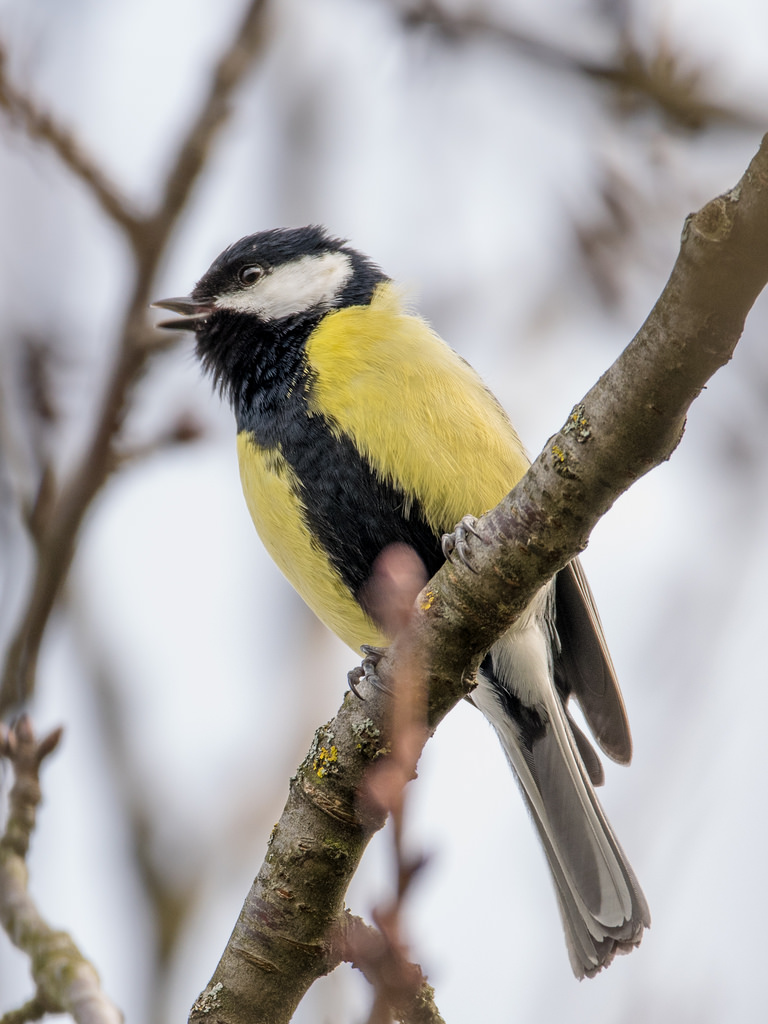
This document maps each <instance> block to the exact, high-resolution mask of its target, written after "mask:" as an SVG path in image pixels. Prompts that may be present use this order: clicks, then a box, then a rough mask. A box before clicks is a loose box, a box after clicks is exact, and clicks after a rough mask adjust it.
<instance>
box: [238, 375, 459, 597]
mask: <svg viewBox="0 0 768 1024" xmlns="http://www.w3.org/2000/svg"><path fill="white" fill-rule="evenodd" d="M305 395H306V391H305V389H304V388H301V387H294V388H291V389H290V390H286V391H284V392H283V395H282V400H281V401H279V402H277V403H275V402H270V408H269V410H267V409H266V408H265V407H264V406H262V408H261V410H259V411H258V412H257V411H256V410H254V409H253V408H251V409H250V410H249V411H248V413H246V414H244V415H241V417H240V418H239V425H240V428H241V429H244V430H246V431H248V433H250V434H251V435H252V436H253V438H254V441H255V442H256V444H257V445H259V446H260V447H261V448H263V449H267V450H269V449H273V450H274V449H277V450H279V451H280V453H281V454H282V456H283V458H284V459H285V460H286V462H287V463H288V465H289V466H290V467H291V469H292V470H293V472H294V473H295V475H296V477H297V479H298V481H299V493H298V494H297V497H298V498H299V500H300V502H301V504H302V507H303V514H304V519H305V522H306V524H307V527H308V529H309V531H310V533H311V534H312V537H313V538H315V541H316V542H317V544H319V545H320V546H321V547H322V548H323V550H324V551H325V553H326V555H327V557H328V559H329V560H330V562H331V564H332V565H333V567H334V568H335V569H336V571H337V572H338V573H339V575H340V576H341V578H342V580H343V581H344V583H345V585H346V586H347V587H348V588H349V589H350V591H351V592H352V594H353V595H354V596H355V598H356V599H358V600H359V599H360V596H361V591H362V588H363V587H364V585H365V583H366V581H367V580H368V579H369V577H370V575H371V569H372V566H373V563H374V561H375V559H376V557H377V556H378V555H379V554H380V553H381V552H382V550H383V549H384V548H385V547H387V546H388V545H389V544H393V543H396V542H401V543H405V544H408V545H410V546H411V547H412V548H413V549H414V550H415V551H416V553H417V554H418V555H419V557H420V558H421V560H422V561H423V562H424V565H425V568H426V571H427V574H428V576H430V577H431V576H433V575H434V574H435V572H437V570H438V569H439V568H440V566H441V565H442V564H443V561H444V558H443V553H442V550H441V546H440V538H439V537H438V536H437V535H436V534H435V533H434V532H433V530H432V528H431V527H430V526H429V525H428V523H427V521H426V518H425V516H424V514H423V512H422V510H421V505H420V502H419V501H418V499H417V498H415V497H413V496H410V495H406V494H405V492H404V491H402V490H400V489H398V488H397V487H396V486H395V485H394V484H393V483H391V482H388V481H385V480H382V479H381V478H380V477H379V476H378V475H377V473H376V472H375V470H374V469H373V467H372V466H371V465H370V463H369V462H368V460H367V459H366V458H365V457H364V456H363V455H362V454H361V453H360V452H359V451H358V449H357V447H356V446H355V444H354V441H353V440H352V439H351V438H350V437H348V436H346V435H343V434H340V433H339V432H338V431H335V430H333V429H332V427H331V425H330V424H329V422H328V421H327V420H326V419H325V417H323V416H320V415H310V414H309V412H308V410H307V404H306V397H305Z"/></svg>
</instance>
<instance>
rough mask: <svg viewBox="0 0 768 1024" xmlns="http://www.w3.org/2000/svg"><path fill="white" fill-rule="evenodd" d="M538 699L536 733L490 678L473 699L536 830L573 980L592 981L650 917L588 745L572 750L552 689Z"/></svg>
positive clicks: (631, 943) (635, 937)
mask: <svg viewBox="0 0 768 1024" xmlns="http://www.w3.org/2000/svg"><path fill="white" fill-rule="evenodd" d="M502 689H504V692H503V693H502V692H501V691H502ZM541 696H542V697H543V707H542V706H541V705H540V708H541V712H542V713H541V715H540V718H539V723H540V724H539V727H538V728H535V729H532V728H531V717H530V709H526V717H525V720H524V721H523V720H520V721H516V720H515V714H514V701H512V702H511V701H510V699H509V693H508V691H506V688H503V687H502V685H501V684H500V683H499V682H497V681H496V680H495V679H493V678H483V677H481V682H480V685H479V686H478V689H477V690H476V691H475V693H474V694H473V699H474V702H475V703H476V704H478V706H479V707H480V709H481V710H482V711H483V712H484V714H485V715H486V717H487V718H488V719H489V720H490V721H491V723H492V725H493V726H494V728H495V729H496V732H497V733H498V735H499V738H500V740H501V743H502V746H503V748H504V751H505V753H506V755H507V758H508V760H509V762H510V764H511V765H512V767H513V768H514V770H515V773H516V775H517V777H518V779H519V781H520V784H521V786H522V789H523V793H524V795H525V798H526V802H527V804H528V806H529V808H530V811H531V815H532V817H533V820H534V822H535V823H536V827H537V829H538V832H539V836H540V838H541V842H542V844H543V846H544V850H545V852H546V855H547V860H548V861H549V866H550V869H551V871H552V875H553V878H554V882H555V888H556V891H557V896H558V903H559V905H560V913H561V916H562V920H563V926H564V929H565V935H566V941H567V945H568V952H569V956H570V961H571V966H572V967H573V972H574V974H575V975H576V976H577V977H578V978H583V977H585V976H586V977H592V976H593V975H595V974H597V973H598V971H600V970H601V969H602V968H603V967H606V966H607V965H608V964H609V963H610V962H611V961H612V960H613V958H614V956H616V955H617V954H620V953H627V952H629V951H630V950H631V949H633V948H634V947H635V946H637V945H638V944H639V943H640V940H641V938H642V934H643V930H644V928H647V927H648V926H649V925H650V913H649V911H648V904H647V903H646V900H645V897H644V895H643V893H642V890H641V889H640V886H639V885H638V882H637V879H636V878H635V875H634V872H633V871H632V868H631V867H630V865H629V863H628V862H627V859H626V857H625V856H624V853H623V851H622V849H621V847H620V845H619V843H618V841H617V840H616V837H615V836H614V834H613V831H612V829H611V827H610V825H609V824H608V821H607V819H606V817H605V814H604V812H603V809H602V807H601V806H600V803H599V801H598V799H597V796H596V795H595V792H594V789H593V788H592V783H591V781H590V776H592V779H593V780H594V781H595V782H597V781H598V780H597V778H595V776H596V774H597V772H596V770H595V768H594V765H593V764H592V763H590V766H589V769H588V768H587V767H585V764H584V761H583V759H582V756H581V755H580V748H581V746H582V745H585V744H586V743H587V741H586V737H584V736H581V737H580V738H581V740H582V741H583V742H582V743H577V740H576V738H575V736H574V734H573V733H572V732H571V728H570V725H569V722H568V719H567V718H566V712H565V709H564V708H563V706H562V705H561V703H560V701H559V700H558V698H557V696H556V694H555V692H554V689H553V688H550V690H549V693H548V694H542V695H541ZM592 756H593V759H595V760H596V756H595V755H594V753H593V755H592Z"/></svg>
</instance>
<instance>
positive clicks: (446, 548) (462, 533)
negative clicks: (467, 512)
mask: <svg viewBox="0 0 768 1024" xmlns="http://www.w3.org/2000/svg"><path fill="white" fill-rule="evenodd" d="M476 524H477V519H476V518H475V517H474V516H464V517H463V518H462V520H461V522H460V523H457V525H456V529H455V530H454V531H453V533H444V534H443V538H442V540H441V542H440V545H441V547H442V549H443V555H444V556H445V558H446V559H447V560H448V561H449V562H454V563H455V560H456V558H458V559H459V561H460V562H462V563H463V564H464V565H465V566H466V567H467V569H469V571H470V572H477V569H476V568H475V567H474V565H472V562H471V561H470V558H469V549H468V547H467V537H468V535H469V534H470V533H471V534H472V535H473V537H480V540H482V539H483V538H482V536H481V534H479V533H478V531H477V530H476V529H475V526H476Z"/></svg>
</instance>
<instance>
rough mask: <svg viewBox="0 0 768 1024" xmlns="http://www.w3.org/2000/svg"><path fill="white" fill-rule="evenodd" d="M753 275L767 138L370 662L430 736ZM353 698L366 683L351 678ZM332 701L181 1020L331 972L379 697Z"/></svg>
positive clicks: (585, 521) (646, 441) (752, 284)
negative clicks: (650, 301)
mask: <svg viewBox="0 0 768 1024" xmlns="http://www.w3.org/2000/svg"><path fill="white" fill-rule="evenodd" d="M767 280H768V136H766V138H765V139H764V140H763V143H762V145H761V147H760V150H759V152H758V154H757V155H756V156H755V158H754V160H753V161H752V163H751V164H750V166H749V169H748V170H747V172H746V174H745V175H744V177H743V178H742V180H741V182H739V184H738V185H737V186H736V188H734V189H732V190H731V191H730V192H729V193H727V194H726V195H724V196H720V197H718V198H717V199H714V200H713V201H712V202H710V203H708V204H707V205H706V206H705V207H704V208H703V209H702V210H700V211H699V212H698V213H697V214H695V215H694V216H692V217H690V218H689V219H688V221H687V222H686V225H685V229H684V231H683V237H682V245H681V250H680V255H679V257H678V260H677V262H676V264H675V267H674V269H673V271H672V275H671V277H670V279H669V281H668V283H667V285H666V287H665V289H664V291H663V293H662V295H661V297H660V298H659V301H658V302H657V303H656V306H655V307H654V309H653V311H652V312H651V314H650V316H649V317H648V319H647V320H646V322H645V324H644V325H643V326H642V328H641V329H640V331H639V332H638V334H637V336H636V337H635V339H634V340H633V341H632V342H631V344H630V345H629V346H628V347H627V349H626V350H625V351H624V352H623V353H622V355H621V356H620V357H619V359H617V361H616V362H615V363H614V365H613V366H612V367H611V368H610V369H609V370H608V371H607V373H605V374H604V375H603V377H602V378H601V379H600V381H599V382H598V383H597V384H596V385H595V387H594V388H593V389H592V390H591V391H590V392H589V393H588V394H587V395H586V396H585V397H584V398H583V399H582V401H581V402H580V403H579V404H578V405H577V406H575V408H574V410H573V412H572V413H571V415H570V416H569V418H568V420H567V422H566V424H565V425H564V427H563V428H562V430H560V431H559V432H558V434H556V435H555V436H554V437H553V438H551V439H550V440H549V441H548V442H547V444H546V446H545V448H544V450H543V451H542V453H541V454H540V455H539V457H538V458H537V459H536V462H535V463H534V465H533V466H532V467H531V470H530V471H529V472H528V474H527V475H526V476H525V478H524V479H523V480H522V481H521V482H520V483H519V484H518V486H517V487H516V488H515V489H514V490H513V491H512V492H511V494H510V495H508V496H507V498H506V499H505V500H504V501H503V502H502V503H501V505H499V506H498V508H496V509H494V510H493V511H492V512H490V513H489V514H488V515H487V516H484V517H483V519H482V520H480V530H481V532H482V535H483V541H482V542H480V541H477V540H475V542H474V544H473V545H472V551H471V558H472V560H473V563H474V565H475V566H476V567H477V569H478V570H479V571H478V573H476V574H475V573H472V572H469V571H468V570H467V569H466V568H464V567H458V568H457V567H454V566H453V565H452V564H450V563H449V564H446V565H445V566H444V567H443V568H442V569H441V570H440V572H439V573H438V574H437V576H435V578H434V579H433V580H432V581H431V582H430V583H429V584H428V586H427V587H426V588H425V589H424V590H423V591H422V593H421V595H420V596H419V599H418V600H417V603H416V608H415V612H414V616H413V619H412V622H411V625H410V626H409V628H408V629H406V630H405V631H404V632H403V633H402V634H401V635H400V636H399V637H398V640H397V642H396V643H395V644H394V645H393V647H392V648H391V649H390V652H389V654H388V656H387V658H385V659H384V661H382V662H380V664H379V671H380V673H381V674H382V675H383V676H384V677H385V679H389V680H390V682H391V683H393V684H394V682H395V681H396V680H397V678H398V666H403V665H412V664H413V663H414V659H420V663H421V664H422V665H423V666H425V667H426V669H427V678H428V680H429V715H428V718H429V726H430V728H431V729H434V728H435V727H436V725H437V724H438V722H439V721H440V720H441V719H442V718H443V717H444V715H445V714H446V713H447V712H448V711H449V710H450V709H451V708H452V707H453V706H454V705H455V704H456V703H457V702H458V701H459V699H460V698H461V697H462V696H463V695H464V694H466V693H467V692H468V690H469V689H471V685H472V682H471V680H472V677H473V672H474V669H475V668H476V666H477V665H478V664H479V661H480V659H481V658H482V656H483V654H484V652H485V651H487V649H488V648H489V647H490V646H491V645H492V643H493V642H494V641H495V640H496V639H497V638H498V637H499V636H500V635H502V633H503V632H504V631H505V630H506V629H507V628H508V627H509V626H510V625H511V623H512V622H513V621H514V619H515V618H516V616H517V615H518V614H519V613H520V612H521V611H522V609H523V608H524V607H525V606H526V604H527V603H528V601H529V600H530V599H531V597H532V596H533V594H534V593H535V592H536V590H537V589H538V588H539V587H541V586H542V585H543V584H544V583H545V582H546V581H547V580H548V579H550V578H551V577H552V575H553V574H554V573H555V572H556V571H557V570H558V569H560V568H561V567H562V566H563V565H565V564H566V563H567V562H568V561H569V560H570V559H571V558H572V557H573V556H574V555H576V554H578V552H579V551H581V550H582V549H583V548H584V547H585V546H586V543H587V540H588V538H589V535H590V532H591V530H592V529H593V527H594V526H595V524H596V523H597V522H598V520H599V519H600V517H601V516H602V515H603V513H604V512H605V511H606V510H607V509H608V508H610V506H611V505H612V504H613V502H614V501H615V500H616V498H617V497H618V496H619V495H620V494H621V493H622V492H623V491H625V490H626V489H627V488H628V487H629V486H630V484H631V483H632V482H633V481H634V480H636V479H638V477H640V476H642V475H643V474H644V473H646V472H648V470H649V469H651V468H653V467H654V466H656V465H658V464H659V463H660V462H662V461H663V460H665V459H667V458H669V456H670V454H671V453H672V451H673V450H674V448H675V446H676V445H677V443H678V441H679V440H680V436H681V434H682V430H683V425H684V422H685V416H686V413H687V410H688V408H689V406H690V404H691V402H692V401H693V399H694V398H695V397H696V395H697V394H698V393H699V392H700V390H701V389H702V388H703V386H704V384H705V383H706V381H707V380H708V379H709V377H710V376H711V375H712V374H713V373H714V372H715V370H716V369H717V368H718V367H720V366H722V365H723V364H724V363H725V362H727V361H728V359H730V357H731V354H732V352H733V349H734V347H735V345H736V343H737V341H738V339H739V337H740V335H741V331H742V328H743V324H744V320H745V318H746V315H747V313H748V312H749V310H750V308H751V306H752V304H753V303H754V301H755V298H756V297H757V295H758V294H759V292H760V291H761V290H762V288H763V287H764V285H765V283H766V281H767ZM363 686H365V684H363ZM363 694H364V696H365V700H364V701H360V700H357V699H356V698H354V697H352V696H351V695H347V697H346V698H345V700H344V703H343V704H342V707H341V709H340V711H339V713H338V714H337V716H336V717H335V718H334V719H333V721H331V722H329V723H328V724H327V725H326V726H324V727H323V728H322V729H321V730H319V732H318V734H317V735H316V737H315V743H314V746H313V748H312V750H310V752H309V754H308V755H307V758H306V759H305V761H304V763H303V764H302V765H301V767H300V768H299V771H298V773H297V775H296V777H295V778H294V779H293V780H292V782H291V790H290V795H289V798H288V802H287V804H286V807H285V810H284V812H283V815H282V817H281V819H280V821H279V823H278V824H277V825H276V826H275V829H274V832H273V834H272V837H271V840H270V844H269V849H268V852H267V856H266V859H265V861H264V864H263V865H262V867H261V870H260V871H259V874H258V877H257V878H256V881H255V882H254V884H253V887H252V889H251V891H250V893H249V895H248V897H247V899H246V902H245V904H244V906H243V909H242V911H241V914H240V917H239V919H238V921H237V924H236V925H235V929H234V931H233V933H232V936H231V938H230V940H229V943H228V944H227V948H226V949H225V951H224V954H223V956H222V958H221V960H220V962H219V965H218V967H217V968H216V971H215V973H214V976H213V979H212V981H211V983H210V985H209V987H208V989H207V990H206V992H205V993H204V995H203V996H202V997H201V999H200V1000H199V1001H198V1003H196V1004H195V1007H194V1008H193V1010H192V1013H191V1015H190V1021H194V1022H199V1024H202V1022H203V1021H204V1020H210V1017H209V1016H207V1011H209V1010H210V1009H212V1007H213V1006H215V1010H216V1019H217V1021H218V1022H220V1024H240V1022H243V1024H244V1022H246V1021H248V1022H262V1021H263V1022H269V1024H280V1022H287V1021H289V1020H290V1018H291V1016H292V1014H293V1011H294V1009H295V1007H296V1005H297V1004H298V1002H299V1000H300V999H301V997H302V995H303V994H304V992H305V991H306V989H307V988H308V987H309V985H310V984H311V983H312V981H314V980H315V978H316V977H318V976H319V975H320V974H322V973H324V972H326V971H328V970H330V969H331V968H332V967H333V966H335V964H336V963H337V962H338V960H339V951H338V949H334V947H333V943H332V942H331V941H329V939H328V936H329V935H333V934H335V932H336V931H338V928H339V927H340V924H339V922H340V921H341V919H342V914H343V904H344V894H345V891H346V888H347V885H348V883H349V881H350V879H351V878H352V875H353V874H354V872H355V870H356V869H357V866H358V863H359V860H360V858H361V856H362V854H363V851H364V849H365V846H366V844H367V842H368V839H369V838H370V836H371V835H372V834H373V832H374V831H375V830H376V829H377V828H379V827H381V825H383V815H381V813H379V812H378V811H377V810H376V809H375V808H371V807H370V806H365V805H364V804H363V803H361V801H360V799H359V798H358V794H359V793H360V792H362V788H361V785H362V781H363V777H364V774H365V772H366V770H367V769H368V768H369V766H370V765H371V763H372V762H373V761H375V760H377V759H378V758H379V757H381V756H385V755H386V754H387V753H388V752H389V750H390V748H391V738H390V729H389V724H388V723H389V718H388V700H387V698H386V697H385V696H384V695H383V693H381V692H379V691H373V690H371V689H370V688H365V689H364V690H363Z"/></svg>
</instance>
